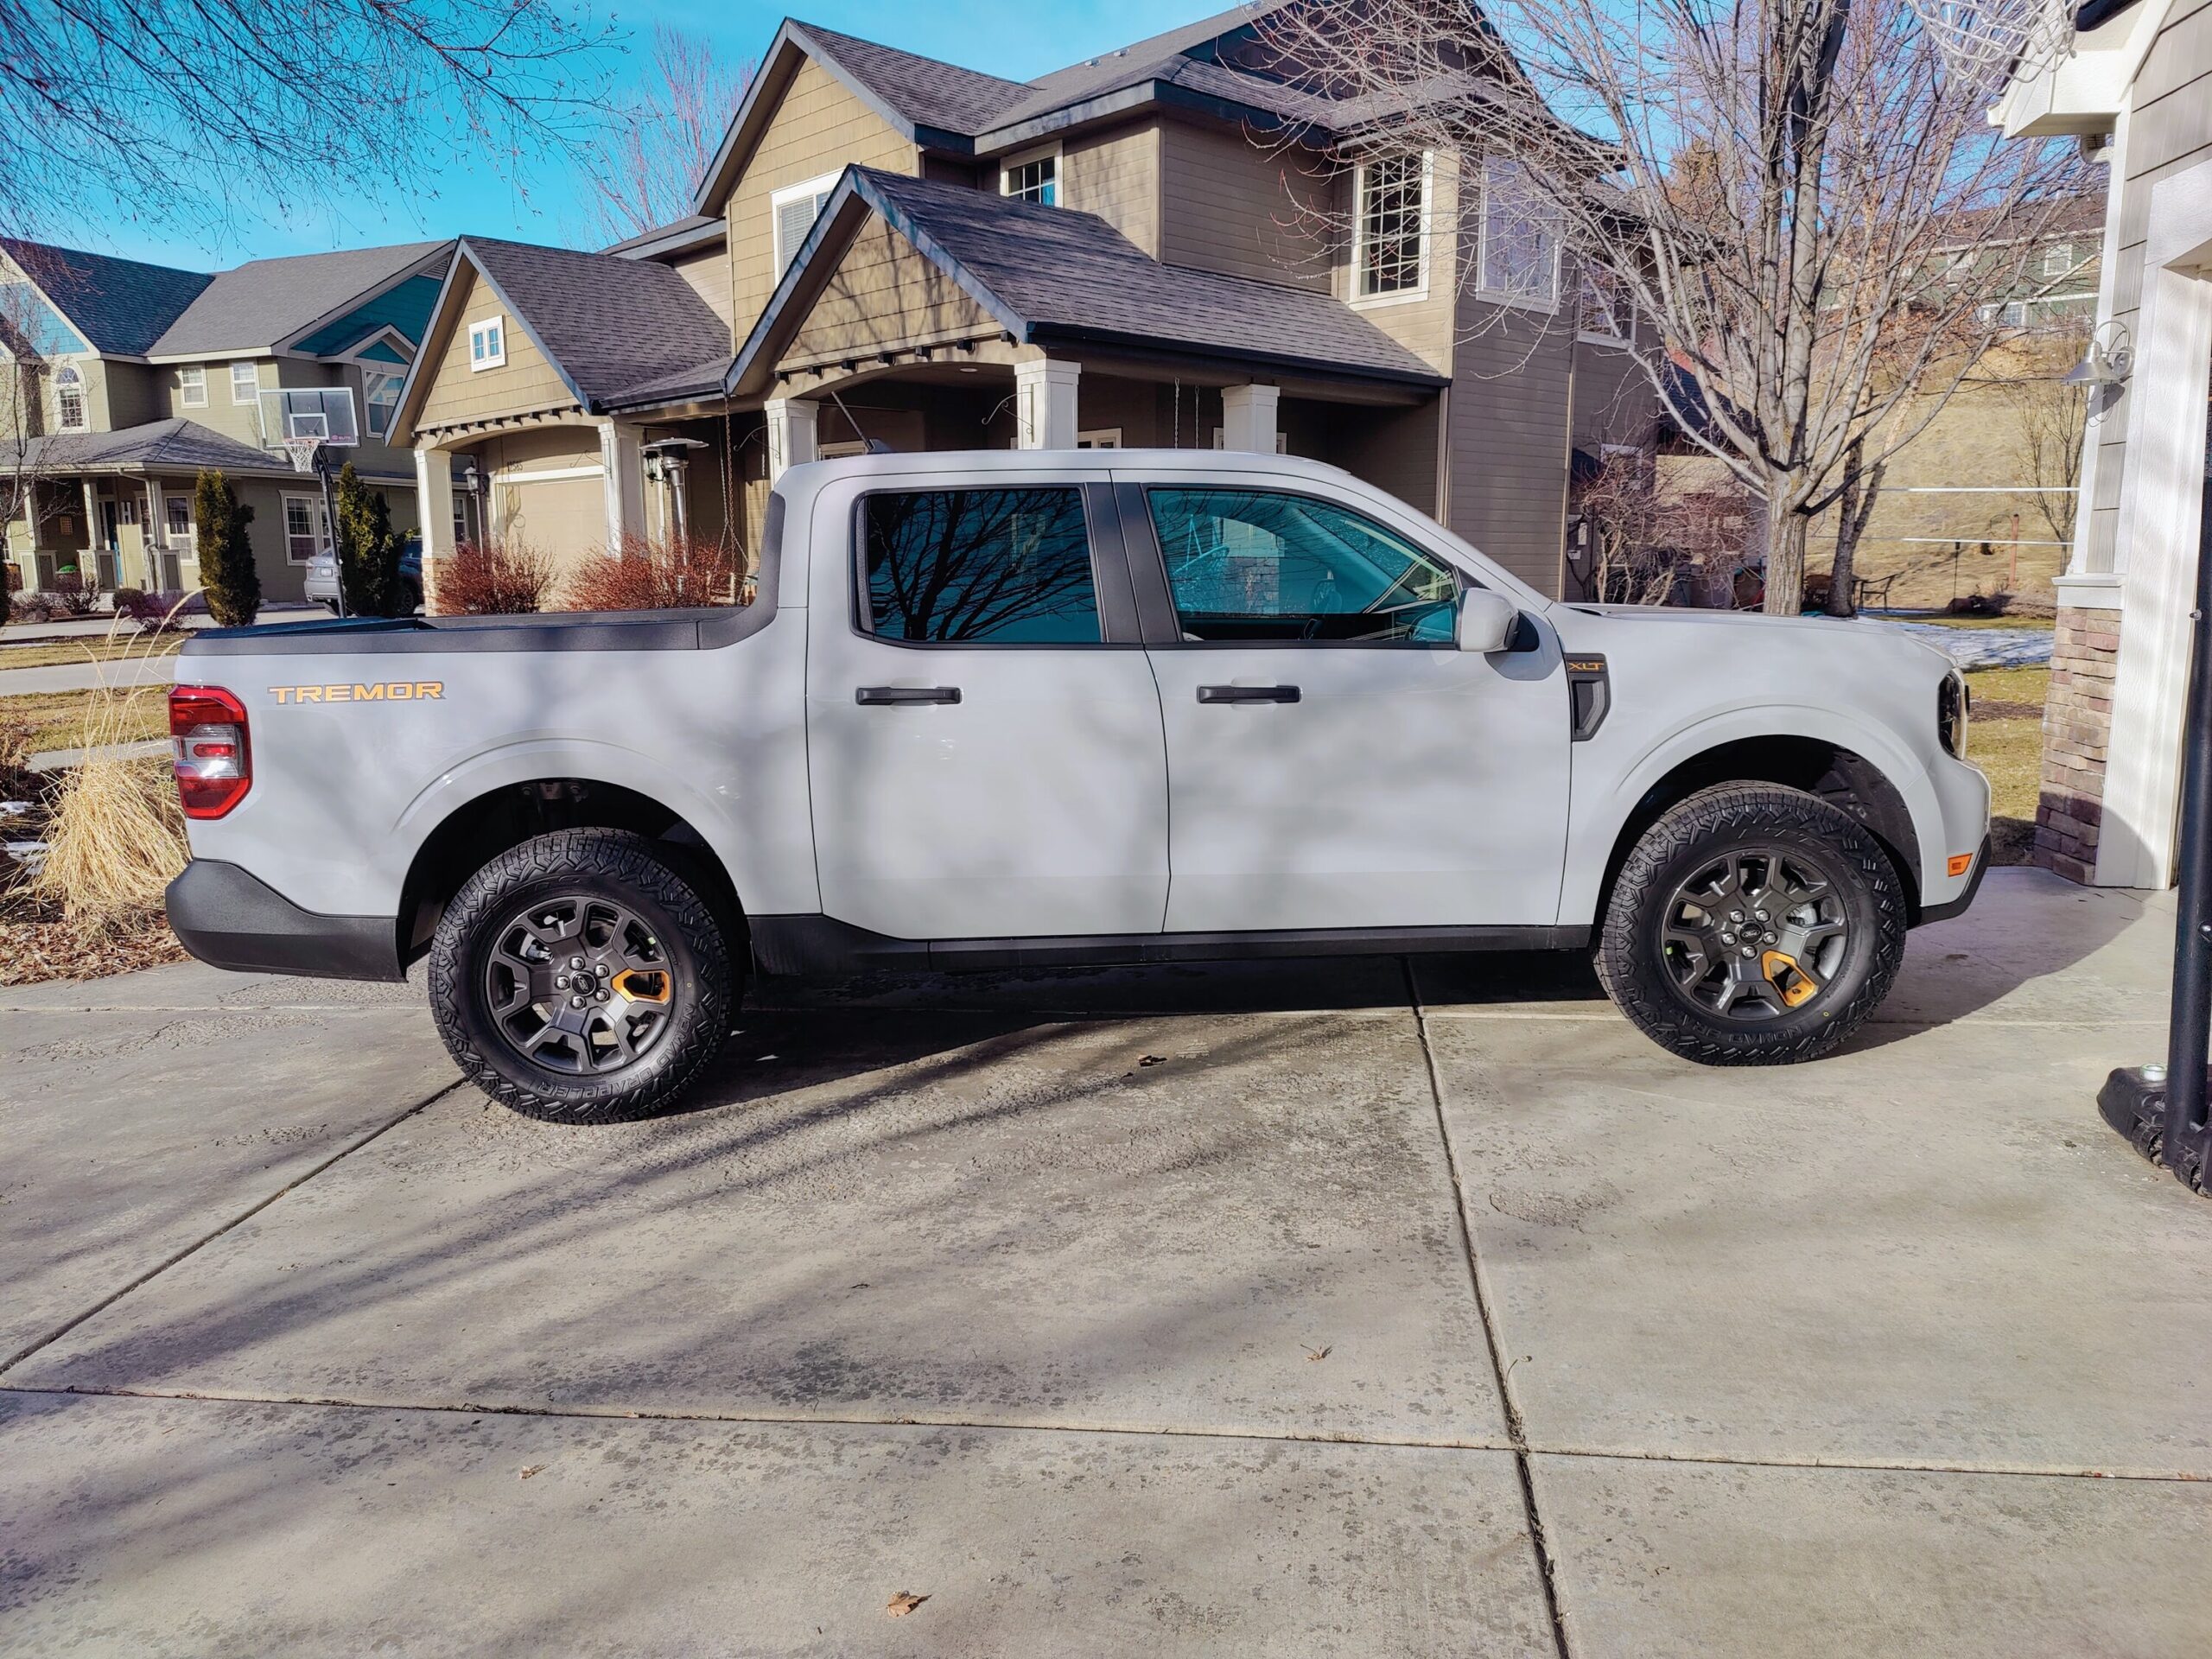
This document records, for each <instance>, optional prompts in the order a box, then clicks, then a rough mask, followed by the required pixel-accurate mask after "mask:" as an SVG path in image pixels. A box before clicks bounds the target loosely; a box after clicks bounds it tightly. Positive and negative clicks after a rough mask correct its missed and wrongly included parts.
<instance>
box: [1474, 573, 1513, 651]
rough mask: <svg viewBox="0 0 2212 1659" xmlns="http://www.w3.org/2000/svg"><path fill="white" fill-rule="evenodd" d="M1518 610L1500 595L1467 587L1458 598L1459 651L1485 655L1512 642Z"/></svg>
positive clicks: (1499, 649)
mask: <svg viewBox="0 0 2212 1659" xmlns="http://www.w3.org/2000/svg"><path fill="white" fill-rule="evenodd" d="M1520 620H1521V607H1519V606H1517V605H1516V604H1515V603H1514V602H1513V601H1511V600H1510V599H1508V598H1507V597H1506V596H1505V595H1504V594H1497V593H1492V592H1491V590H1490V589H1489V588H1468V589H1467V591H1466V592H1465V593H1464V594H1460V595H1459V649H1460V650H1462V651H1474V652H1481V653H1482V654H1483V655H1484V656H1488V655H1489V654H1490V653H1491V652H1494V651H1503V650H1504V649H1505V648H1506V646H1508V645H1510V644H1512V643H1513V630H1514V626H1515V625H1516V623H1518V622H1519V621H1520Z"/></svg>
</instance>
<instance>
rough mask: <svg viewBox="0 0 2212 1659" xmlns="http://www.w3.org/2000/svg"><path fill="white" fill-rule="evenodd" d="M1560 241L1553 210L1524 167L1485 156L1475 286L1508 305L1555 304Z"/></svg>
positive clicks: (1505, 158)
mask: <svg viewBox="0 0 2212 1659" xmlns="http://www.w3.org/2000/svg"><path fill="white" fill-rule="evenodd" d="M1559 243H1560V238H1559V226H1558V221H1557V218H1556V215H1555V214H1554V212H1553V210H1552V208H1551V207H1550V204H1549V203H1548V202H1547V201H1546V200H1544V197H1543V193H1542V192H1541V190H1539V189H1538V188H1536V186H1535V182H1534V181H1532V180H1530V178H1529V170H1528V168H1526V167H1524V166H1522V163H1521V162H1517V161H1515V160H1514V159H1513V158H1512V157H1511V156H1485V157H1484V160H1483V225H1482V248H1481V251H1480V257H1479V265H1478V270H1477V272H1476V287H1477V288H1478V289H1480V290H1481V292H1482V293H1483V295H1484V296H1485V297H1486V298H1489V299H1493V300H1500V301H1503V302H1505V303H1507V304H1509V305H1527V306H1535V307H1536V308H1540V309H1542V310H1546V311H1549V310H1554V309H1556V308H1557V307H1558V305H1559V257H1560V253H1559Z"/></svg>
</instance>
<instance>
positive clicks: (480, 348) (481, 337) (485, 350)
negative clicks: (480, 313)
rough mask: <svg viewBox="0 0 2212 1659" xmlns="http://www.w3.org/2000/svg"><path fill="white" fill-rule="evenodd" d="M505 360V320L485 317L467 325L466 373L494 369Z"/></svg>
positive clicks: (501, 317) (500, 317)
mask: <svg viewBox="0 0 2212 1659" xmlns="http://www.w3.org/2000/svg"><path fill="white" fill-rule="evenodd" d="M506 360H507V320H506V318H505V317H504V316H499V317H486V318H485V319H484V321H481V322H472V323H470V324H469V325H468V372H470V373H471V374H474V373H475V372H477V371H478V370H480V369H496V368H498V367H499V365H501V364H503V363H505V361H506Z"/></svg>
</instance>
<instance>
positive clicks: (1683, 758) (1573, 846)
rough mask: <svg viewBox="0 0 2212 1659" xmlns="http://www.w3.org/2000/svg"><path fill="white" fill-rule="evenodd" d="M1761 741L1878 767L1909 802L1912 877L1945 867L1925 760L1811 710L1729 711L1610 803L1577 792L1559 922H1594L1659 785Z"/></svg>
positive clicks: (1872, 731)
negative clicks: (1806, 743) (1634, 821)
mask: <svg viewBox="0 0 2212 1659" xmlns="http://www.w3.org/2000/svg"><path fill="white" fill-rule="evenodd" d="M1755 738H1785V739H1787V738H1805V739H1810V740H1812V741H1815V742H1818V743H1826V744H1828V745H1830V746H1832V747H1835V748H1839V749H1843V750H1847V751H1848V752H1849V753H1853V754H1855V755H1857V756H1858V757H1859V759H1860V760H1864V761H1866V763H1867V764H1868V765H1869V766H1872V767H1873V768H1874V769H1875V771H1876V772H1879V773H1880V774H1881V777H1882V779H1883V781H1884V782H1885V783H1886V784H1888V785H1889V786H1890V787H1891V789H1893V790H1895V791H1897V798H1898V799H1899V800H1901V801H1903V802H1904V809H1905V813H1906V816H1907V817H1910V819H1911V821H1912V829H1913V837H1914V840H1915V842H1916V845H1915V846H1914V847H1912V848H1910V849H1908V850H1910V853H1911V854H1912V855H1913V857H1914V858H1915V859H1916V861H1917V863H1918V867H1919V868H1917V869H1916V870H1915V871H1914V872H1913V873H1912V874H1913V877H1914V880H1915V882H1916V885H1917V886H1920V887H1923V890H1924V888H1925V887H1926V884H1927V880H1928V877H1929V873H1930V872H1931V871H1936V872H1940V871H1941V870H1942V868H1943V814H1942V806H1941V804H1939V803H1938V801H1937V800H1936V791H1935V789H1934V787H1933V785H1930V784H1929V779H1928V772H1927V769H1926V767H1925V766H1924V765H1923V763H1922V761H1921V760H1920V758H1919V757H1918V756H1916V755H1915V754H1914V753H1912V751H1911V750H1910V749H1909V748H1908V747H1905V746H1904V744H1903V743H1902V742H1900V741H1898V740H1897V737H1896V736H1894V735H1893V734H1890V733H1888V732H1886V731H1885V730H1884V729H1882V728H1879V727H1875V726H1867V725H1862V724H1861V723H1859V721H1853V720H1850V719H1848V718H1847V717H1845V716H1843V715H1839V714H1837V713H1836V712H1835V711H1834V710H1833V709H1821V708H1815V707H1813V706H1811V705H1808V704H1804V703H1779V704H1777V703H1761V704H1758V705H1747V706H1745V707H1742V708H1737V709H1725V710H1722V711H1721V712H1719V713H1717V714H1712V715H1705V716H1703V717H1702V718H1700V719H1698V720H1695V721H1691V722H1690V723H1689V724H1688V725H1686V726H1683V727H1681V728H1678V729H1676V730H1675V732H1674V733H1673V734H1670V735H1669V736H1668V737H1667V738H1666V739H1664V740H1663V741H1661V742H1659V743H1657V744H1655V745H1654V746H1653V747H1651V748H1650V749H1649V751H1648V752H1647V753H1645V754H1644V756H1643V759H1642V760H1639V761H1638V762H1637V765H1636V766H1635V767H1634V768H1633V769H1632V770H1631V771H1630V772H1627V773H1625V774H1624V776H1623V777H1622V778H1621V779H1619V781H1618V782H1617V783H1616V784H1615V785H1614V786H1613V787H1612V788H1611V790H1609V791H1606V792H1605V794H1604V795H1603V796H1601V797H1599V798H1596V799H1593V800H1590V801H1584V800H1583V799H1582V798H1580V791H1579V790H1578V791H1576V792H1575V796H1574V798H1573V805H1572V806H1571V807H1570V808H1569V810H1568V814H1567V820H1568V822H1567V866H1566V871H1565V874H1564V877H1563V879H1562V880H1561V882H1560V911H1559V916H1560V922H1561V923H1562V924H1563V925H1572V924H1580V923H1589V924H1592V925H1594V923H1595V920H1596V918H1597V910H1598V899H1599V893H1600V890H1601V889H1602V888H1603V887H1604V885H1605V873H1606V869H1607V867H1608V866H1609V864H1610V863H1611V858H1612V852H1613V846H1614V843H1615V842H1618V840H1619V839H1620V834H1621V831H1622V829H1624V827H1625V826H1626V825H1627V823H1628V822H1629V819H1630V817H1632V816H1633V815H1634V813H1635V811H1636V809H1637V804H1638V803H1640V802H1641V801H1642V800H1643V798H1644V796H1645V795H1646V794H1648V793H1649V791H1650V790H1651V788H1652V787H1653V785H1656V784H1657V783H1658V782H1659V781H1660V779H1662V778H1664V777H1666V776H1667V774H1668V773H1669V772H1673V771H1674V770H1675V768H1676V767H1678V766H1681V765H1683V764H1684V763H1685V762H1687V761H1690V760H1695V759H1696V758H1697V757H1698V756H1700V755H1701V754H1704V753H1707V752H1708V751H1710V750H1713V749H1717V748H1721V747H1725V746H1726V745H1727V744H1730V743H1737V742H1741V741H1745V740H1746V739H1755Z"/></svg>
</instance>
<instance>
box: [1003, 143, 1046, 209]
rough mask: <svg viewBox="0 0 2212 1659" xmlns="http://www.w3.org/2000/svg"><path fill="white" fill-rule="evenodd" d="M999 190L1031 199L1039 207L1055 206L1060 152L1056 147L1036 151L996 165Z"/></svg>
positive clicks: (1006, 194) (1024, 199) (1004, 194)
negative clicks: (1002, 164) (1004, 163)
mask: <svg viewBox="0 0 2212 1659" xmlns="http://www.w3.org/2000/svg"><path fill="white" fill-rule="evenodd" d="M999 194H1001V195H1002V196H1014V197H1018V198H1019V199H1020V200H1023V201H1033V202H1035V203H1036V204H1037V205H1038V206H1039V207H1058V205H1059V200H1060V152H1059V150H1058V147H1055V148H1053V149H1048V150H1045V151H1042V152H1041V153H1039V154H1036V155H1031V156H1017V157H1016V158H1014V160H1012V161H1009V162H1007V164H1006V165H1005V166H1004V167H1002V168H1000V169H999Z"/></svg>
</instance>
